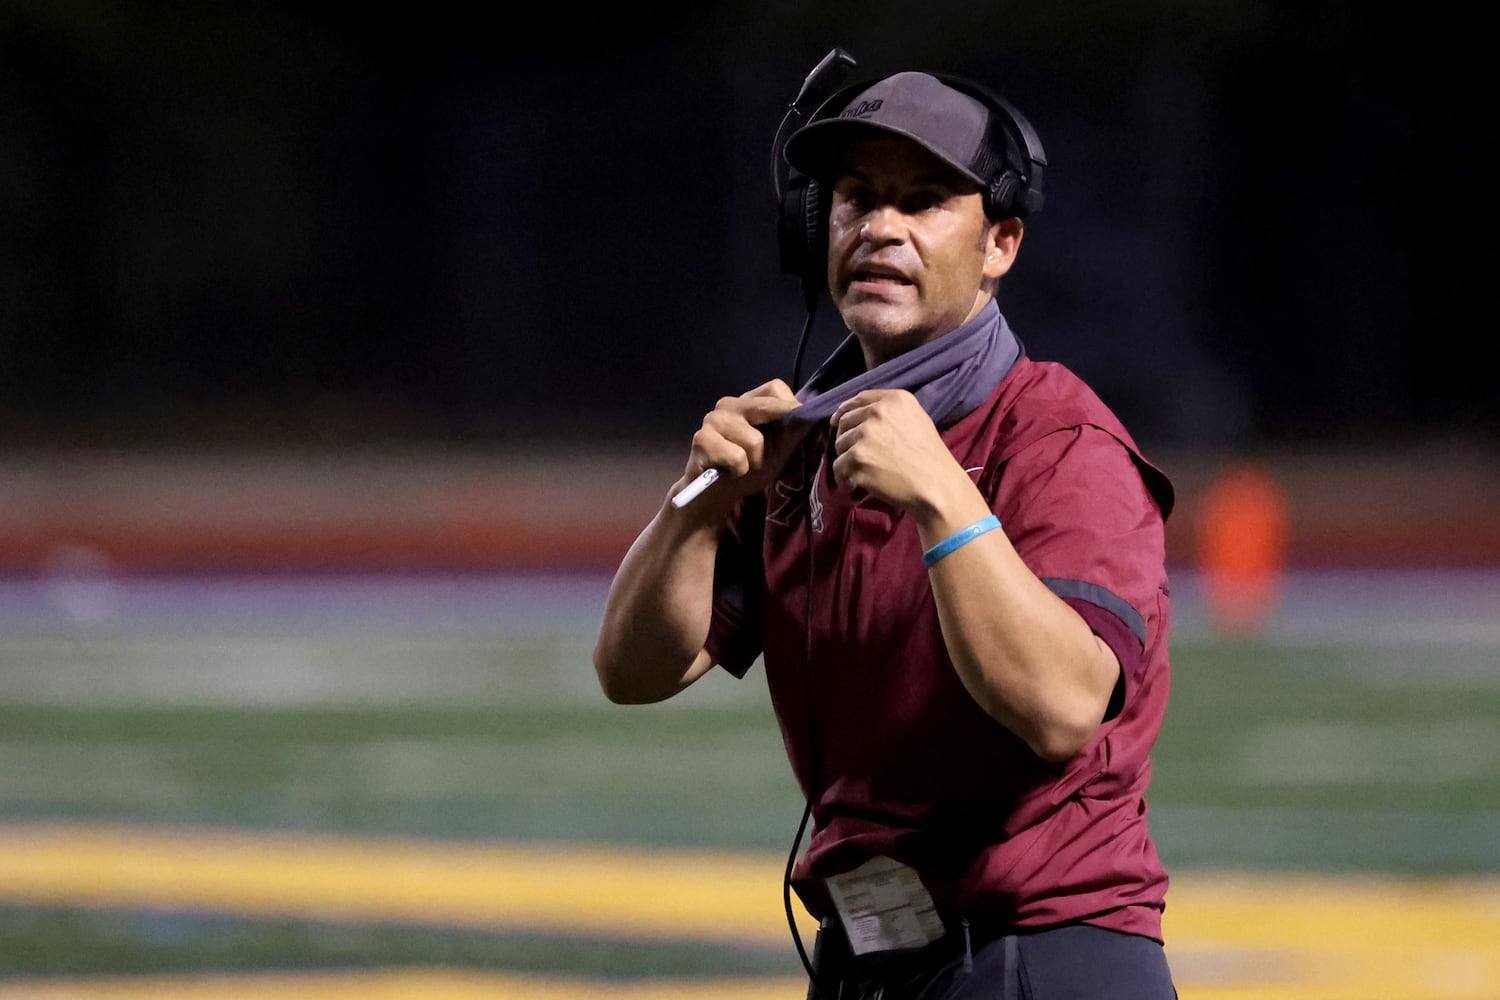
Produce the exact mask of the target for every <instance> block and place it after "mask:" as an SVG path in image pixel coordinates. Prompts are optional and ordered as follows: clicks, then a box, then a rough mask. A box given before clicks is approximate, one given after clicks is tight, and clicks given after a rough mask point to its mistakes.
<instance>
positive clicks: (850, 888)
mask: <svg viewBox="0 0 1500 1000" xmlns="http://www.w3.org/2000/svg"><path fill="white" fill-rule="evenodd" d="M827 886H828V894H829V895H830V896H831V897H832V898H833V905H834V906H835V907H837V908H838V911H839V919H841V920H842V921H843V923H844V933H845V934H846V935H848V937H849V948H850V950H851V951H853V952H854V954H856V955H864V954H867V953H869V952H873V951H889V950H891V949H893V948H918V947H921V946H922V945H924V944H931V943H932V942H933V941H936V940H937V939H938V938H940V937H942V936H943V921H942V920H941V919H940V918H939V917H938V915H937V908H936V907H935V906H934V905H933V902H932V895H931V894H930V893H928V891H927V887H926V886H924V885H923V884H922V879H921V877H920V876H919V875H917V873H916V870H915V869H913V868H910V867H908V866H906V865H903V864H902V863H901V862H899V861H896V860H894V859H892V858H871V859H870V860H869V861H866V862H865V863H864V864H862V865H860V866H859V867H858V868H856V869H854V870H853V871H848V872H844V873H843V874H842V875H834V876H833V877H831V878H829V879H827Z"/></svg>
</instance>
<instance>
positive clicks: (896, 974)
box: [594, 73, 1175, 1000]
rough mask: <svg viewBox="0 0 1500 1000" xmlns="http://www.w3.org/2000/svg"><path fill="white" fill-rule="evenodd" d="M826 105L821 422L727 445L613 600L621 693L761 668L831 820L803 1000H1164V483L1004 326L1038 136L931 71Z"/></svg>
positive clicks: (808, 166) (711, 426)
mask: <svg viewBox="0 0 1500 1000" xmlns="http://www.w3.org/2000/svg"><path fill="white" fill-rule="evenodd" d="M851 93H852V96H850V94H851ZM829 103H830V104H832V105H834V112H835V113H832V114H827V115H823V114H820V115H817V116H814V118H813V120H812V121H811V122H810V123H809V124H807V125H805V126H804V127H803V128H801V129H800V130H799V131H797V132H796V133H795V134H793V135H792V137H791V138H790V140H789V141H788V142H787V144H786V158H787V160H788V161H789V162H790V164H791V165H792V166H793V167H794V168H796V169H797V170H798V171H800V172H801V173H802V174H804V175H806V176H807V177H809V178H812V179H813V180H814V182H815V183H818V184H820V185H823V186H825V187H827V188H828V189H829V190H830V191H831V195H830V196H828V197H827V200H826V204H827V217H826V221H824V222H823V223H822V224H824V225H826V227H827V230H826V235H827V240H826V242H827V264H826V274H827V284H828V293H829V295H830V296H831V298H832V300H833V302H834V304H835V305H836V306H837V308H838V310H839V313H840V315H841V317H842V319H843V322H844V323H845V325H846V326H847V327H848V329H849V330H850V338H849V340H847V341H846V342H845V344H844V346H843V347H841V348H840V349H839V350H838V351H836V352H835V354H834V356H833V357H832V358H830V359H829V361H828V362H827V363H826V364H825V365H824V366H823V367H822V368H821V369H820V370H819V371H818V372H817V373H815V374H814V376H813V377H812V379H810V380H809V383H808V386H807V387H806V388H805V390H804V391H803V392H802V393H800V394H794V393H793V392H792V391H791V389H790V387H789V386H787V385H786V384H785V383H783V382H781V381H779V380H773V381H771V382H768V383H766V384H764V385H761V386H759V387H757V388H755V389H752V390H751V391H749V392H747V393H745V394H744V395H741V396H737V397H731V398H725V399H723V400H720V401H719V403H718V405H717V406H715V407H714V409H713V411H712V412H710V413H709V414H707V415H706V416H705V417H704V419H703V422H702V425H701V427H700V428H699V429H698V431H697V432H696V433H695V434H694V436H693V439H692V447H691V450H690V452H689V456H688V459H687V464H686V467H685V469H684V472H683V477H682V478H681V479H680V480H679V481H678V482H677V483H676V484H674V486H673V487H672V489H671V490H670V491H669V494H668V497H667V498H666V499H664V501H663V505H662V508H661V510H660V511H659V512H658V513H657V514H656V515H655V517H654V518H653V519H652V521H651V522H650V523H649V524H648V525H647V526H646V527H645V529H644V531H643V532H642V533H641V535H640V536H639V537H638V539H637V540H636V542H635V543H634V545H633V546H632V547H631V549H630V551H629V552H628V553H627V555H626V556H625V558H624V560H623V561H622V563H621V565H620V567H619V570H618V572H617V574H616V576H615V579H614V581H613V583H612V585H611V588H610V591H609V595H608V598H607V601H606V606H605V610H604V617H603V621H602V624H601V628H600V634H599V638H598V643H597V646H596V648H595V653H594V663H595V668H596V670H597V673H598V677H599V681H600V683H601V685H602V687H603V690H604V692H605V694H606V695H607V696H608V697H609V698H610V699H611V700H612V701H614V702H618V703H632V704H639V703H649V702H656V701H660V700H662V699H665V698H669V697H671V696H672V695H675V694H677V693H678V692H680V691H682V690H683V689H684V688H686V687H687V686H688V685H690V684H692V683H694V682H695V681H697V680H698V679H699V678H701V677H702V676H703V675H704V674H705V673H707V672H708V671H709V670H711V669H713V668H714V667H715V666H716V665H717V666H720V667H723V668H724V669H726V670H728V671H729V672H730V673H732V674H734V675H735V676H744V674H745V673H746V671H747V670H748V668H749V667H750V666H751V665H752V662H753V661H754V660H755V659H756V658H757V657H759V658H761V659H762V662H763V664H764V668H765V670H766V674H767V680H768V684H769V687H770V692H771V698H772V701H773V704H774V706H775V709H776V713H777V717H778V719H779V722H780V725H781V729H782V734H783V738H784V741H785V745H786V750H787V753H788V756H789V758H790V761H791V764H792V768H793V770H794V772H795V774H796V776H797V778H798V781H799V782H800V784H801V786H802V788H803V790H804V792H805V793H806V794H807V796H808V804H809V809H810V813H811V817H812V819H813V826H812V833H811V835H810V839H809V842H808V846H807V850H806V852H805V854H804V855H803V856H802V857H801V858H800V859H798V860H797V861H796V864H795V868H794V870H793V871H792V872H791V883H792V886H793V887H794V888H795V890H796V892H797V894H798V896H799V898H800V899H801V900H802V902H803V904H804V905H805V906H806V907H807V909H808V911H809V913H811V914H812V915H813V916H815V917H817V918H819V921H820V930H819V932H818V938H817V943H816V947H815V949H814V952H815V954H814V958H813V960H812V962H811V963H810V965H809V974H810V978H811V984H810V988H809V994H808V995H809V997H810V998H821V1000H835V998H839V997H842V998H844V1000H850V998H854V997H877V996H878V997H883V998H884V1000H896V998H898V997H912V998H915V997H918V996H920V997H922V998H924V1000H937V998H961V997H962V998H972V997H1035V998H1038V1000H1055V998H1076V1000H1082V998H1099V1000H1133V998H1140V1000H1158V998H1168V1000H1169V998H1171V997H1174V996H1175V992H1174V988H1173V985H1172V980H1171V975H1170V972H1169V969H1168V964H1167V961H1166V957H1165V952H1164V949H1163V945H1162V932H1161V915H1162V912H1163V909H1164V907H1165V894H1166V886H1167V875H1166V872H1165V871H1164V869H1163V867H1162V865H1161V862H1160V860H1159V859H1158V856H1157V852H1156V849H1155V846H1154V844H1153V842H1152V839H1151V836H1150V833H1149V830H1148V826H1147V812H1146V802H1145V792H1146V788H1147V786H1148V784H1149V781H1150V773H1151V769H1150V757H1149V752H1150V749H1151V747H1152V745H1153V743H1154V741H1155V739H1156V736H1157V732H1158V730H1159V727H1160V725H1161V721H1162V717H1163V714H1164V711H1165V706H1166V701H1167V690H1168V683H1169V682H1168V671H1169V665H1168V632H1169V622H1170V614H1169V599H1168V588H1167V579H1166V573H1165V569H1164V560H1165V545H1164V521H1165V518H1166V515H1167V514H1168V513H1169V511H1170V508H1171V497H1172V492H1171V486H1170V484H1169V483H1168V481H1167V480H1166V477H1165V476H1163V475H1162V474H1161V473H1160V472H1159V471H1157V470H1156V469H1155V468H1154V467H1152V466H1151V465H1150V464H1149V463H1148V462H1147V461H1146V460H1145V459H1144V458H1143V457H1142V456H1141V454H1140V452H1139V450H1138V449H1137V447H1136V445H1135V444H1134V442H1133V441H1132V440H1131V437H1130V435H1129V434H1128V433H1127V432H1126V430H1125V428H1124V427H1123V426H1121V424H1120V422H1119V421H1118V420H1117V419H1116V418H1115V416H1114V415H1113V414H1112V413H1111V412H1110V411H1109V409H1108V408H1107V407H1106V406H1105V405H1104V404H1103V403H1102V402H1101V401H1100V400H1099V399H1098V398H1097V397H1096V395H1095V394H1094V393H1093V392H1092V391H1091V390H1090V389H1089V388H1088V387H1086V386H1085V385H1084V384H1083V383H1082V382H1081V381H1080V380H1079V379H1078V378H1077V377H1076V376H1074V375H1073V374H1071V373H1070V372H1069V371H1067V370H1066V369H1065V368H1063V367H1062V366H1060V365H1057V364H1055V363H1046V362H1039V361H1033V360H1031V359H1030V358H1028V357H1027V356H1026V354H1025V351H1024V350H1023V349H1022V347H1021V345H1020V343H1019V341H1018V340H1017V339H1016V337H1015V335H1014V334H1013V333H1012V332H1011V330H1010V328H1009V326H1008V325H1007V323H1006V321H1005V319H1004V317H1003V316H1002V315H1001V313H1000V311H999V307H998V304H997V302H996V299H995V295H996V291H997V288H998V285H999V281H1000V279H1001V277H1002V276H1004V275H1005V274H1006V273H1007V272H1009V271H1010V269H1011V267H1012V266H1013V264H1014V263H1015V260H1016V255H1017V252H1018V251H1019V250H1020V247H1021V241H1022V237H1023V235H1024V232H1025V223H1024V221H1023V219H1022V218H1021V216H1022V215H1023V214H1024V213H1025V212H1026V211H1027V209H1028V207H1030V206H1032V205H1034V203H1035V199H1033V200H1031V201H1028V200H1027V199H1026V198H1025V197H1024V195H1025V193H1026V186H1027V185H1028V184H1029V183H1031V182H1032V181H1033V180H1035V178H1032V177H1030V176H1029V175H1028V171H1029V169H1030V168H1029V166H1028V164H1027V163H1025V162H1017V161H1019V160H1024V159H1025V158H1024V157H1023V156H1018V155H1017V149H1018V147H1020V146H1024V138H1023V139H1022V140H1021V141H1019V142H1018V138H1017V129H1016V123H1017V120H1019V121H1021V122H1023V123H1024V119H1019V118H1018V116H1015V115H1014V114H1013V109H1011V108H1010V106H1009V105H1008V104H1005V103H1004V102H1003V101H1001V100H1000V99H999V98H998V97H995V96H994V95H990V94H989V93H988V92H987V91H981V90H979V89H977V88H974V87H972V85H964V84H962V83H961V82H960V81H957V80H953V79H951V78H947V77H940V76H935V75H932V74H926V73H898V74H895V75H893V76H890V77H887V78H885V79H882V80H879V81H876V82H875V83H873V84H871V85H869V86H867V87H864V88H861V87H853V88H849V89H847V90H845V91H843V92H841V93H840V94H838V95H835V97H834V98H833V99H830V102H829ZM839 109H842V111H840V110H839ZM1025 127H1026V128H1027V129H1029V125H1027V126H1025ZM1038 152H1039V150H1038ZM1038 159H1040V158H1038ZM799 395H800V398H799ZM829 411H831V412H829ZM711 468H712V469H718V470H720V476H719V479H718V481H717V482H716V483H714V485H712V486H711V487H709V488H708V489H707V490H706V491H704V492H703V493H702V494H701V495H700V496H698V497H697V498H696V499H694V500H693V501H692V502H689V503H685V504H682V505H680V506H679V505H677V504H674V503H672V502H670V498H671V497H672V496H674V495H676V494H677V493H679V492H680V491H681V490H683V489H684V487H685V486H686V485H687V484H688V483H689V482H690V481H692V480H694V479H695V477H697V476H698V475H699V474H700V473H701V472H703V471H704V470H706V469H711ZM799 839H800V836H799ZM794 851H795V847H794ZM794 929H795V928H794ZM798 948H799V951H800V950H801V942H800V941H799V942H798ZM804 960H805V954H804Z"/></svg>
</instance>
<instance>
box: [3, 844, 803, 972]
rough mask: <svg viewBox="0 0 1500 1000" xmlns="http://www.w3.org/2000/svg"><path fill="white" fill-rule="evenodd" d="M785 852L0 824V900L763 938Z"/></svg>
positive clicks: (774, 914)
mask: <svg viewBox="0 0 1500 1000" xmlns="http://www.w3.org/2000/svg"><path fill="white" fill-rule="evenodd" d="M783 865H784V862H783V861H781V860H779V859H775V858H770V857H767V856H764V855H746V854H733V853H729V852H704V851H671V852H667V851H660V852H654V851H647V850H631V851H627V850H616V849H611V848H581V847H566V846H547V847H542V846H537V845H531V844H511V843H494V844H449V843H438V842H429V841H420V840H399V839H389V840H382V839H368V838H367V839H356V838H344V837H332V836H326V837H325V836H315V835H304V834H296V835H293V834H280V833H247V832H244V831H237V830H186V829H181V828H170V827H169V828H161V829H147V830H142V829H131V828H114V827H80V826H60V825H16V826H0V900H4V901H10V902H18V903H34V904H47V905H73V906H119V907H140V906H153V907H168V908H183V909H195V910H205V911H212V912H226V913H241V914H253V915H256V916H264V917H275V916H293V917H305V918H316V919H333V920H393V921H407V922H418V923H433V924H440V925H448V926H455V927H463V926H469V927H476V926H477V927H488V928H515V929H524V930H528V931H537V932H542V933H577V934H598V935H604V936H612V937H623V938H637V939H654V940H680V941H695V940H696V941H717V942H723V943H748V944H757V945H770V946H780V945H782V944H785V943H786V942H787V940H788V935H789V934H790V930H789V929H788V927H787V923H786V912H785V909H784V908H783V905H782V897H781V874H782V867H783ZM796 910H797V912H798V915H799V919H800V920H802V921H805V923H802V924H801V925H800V926H802V928H803V929H804V931H805V932H806V933H809V934H810V933H812V932H813V931H814V930H815V927H816V925H815V924H814V923H813V921H812V918H811V917H808V916H807V915H806V914H805V913H803V912H802V911H801V908H800V906H798V907H796Z"/></svg>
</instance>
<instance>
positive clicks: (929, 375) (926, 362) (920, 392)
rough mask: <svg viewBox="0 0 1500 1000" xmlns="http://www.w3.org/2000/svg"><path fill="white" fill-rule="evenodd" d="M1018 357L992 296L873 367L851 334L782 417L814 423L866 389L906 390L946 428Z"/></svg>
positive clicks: (1017, 344) (1017, 348)
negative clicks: (966, 316) (963, 318)
mask: <svg viewBox="0 0 1500 1000" xmlns="http://www.w3.org/2000/svg"><path fill="white" fill-rule="evenodd" d="M1020 356H1021V343H1020V341H1019V340H1017V339H1016V335H1015V334H1014V333H1012V332H1011V329H1010V326H1009V325H1008V324H1007V323H1006V322H1005V317H1004V316H1002V315H1001V314H1000V307H999V306H998V305H996V303H995V301H994V300H993V299H991V300H990V301H989V302H988V303H987V304H986V305H985V307H984V308H983V309H981V310H980V311H979V314H978V315H977V316H975V317H974V318H973V319H971V320H969V321H968V322H967V323H965V324H964V325H963V326H960V327H959V328H958V329H956V330H951V331H949V332H948V333H945V334H943V335H942V336H941V337H938V338H937V339H935V340H930V341H928V342H927V343H925V344H923V345H921V346H920V347H916V348H913V349H912V350H910V351H907V352H906V353H905V354H900V355H897V356H896V357H894V358H891V359H890V360H889V361H886V362H884V363H882V364H879V365H876V366H875V367H874V368H869V369H866V368H865V366H864V355H863V354H862V353H861V351H860V347H859V341H858V340H857V339H856V338H855V337H854V335H853V334H850V335H849V336H848V337H846V338H845V339H844V341H843V343H841V344H839V346H838V347H837V348H836V349H835V350H834V352H833V353H832V354H831V355H829V356H828V360H827V361H825V362H823V364H822V365H821V366H820V367H819V368H818V370H817V371H815V372H813V373H812V375H811V376H810V377H809V378H808V380H807V384H806V385H804V386H803V387H802V388H801V389H800V390H799V391H798V392H797V398H798V399H800V400H801V401H802V405H801V406H799V407H797V409H795V410H792V411H791V412H790V413H788V414H787V415H786V416H785V417H783V418H782V419H783V420H784V421H786V422H788V423H795V424H809V423H815V422H817V421H819V420H827V419H828V418H829V417H831V416H833V411H834V410H836V409H838V406H839V404H840V403H842V402H843V401H844V400H846V399H850V398H852V397H854V396H856V395H858V394H859V393H861V392H863V391H864V390H866V389H907V390H909V391H910V392H911V393H912V394H913V395H914V396H916V397H917V402H919V403H921V404H922V409H923V410H925V411H926V412H927V415H928V416H929V417H931V418H932V422H933V423H934V424H936V425H937V426H938V427H946V426H948V425H950V424H952V423H954V422H956V421H958V420H959V419H961V418H962V417H964V416H966V415H967V414H969V413H971V412H973V410H974V408H975V407H977V406H978V405H979V404H980V403H982V402H984V400H985V398H986V397H987V396H989V394H990V393H991V392H993V391H994V389H995V386H997V385H999V384H1000V380H1001V379H1003V378H1004V377H1005V375H1006V373H1007V372H1009V371H1010V369H1011V366H1013V365H1014V364H1015V363H1016V360H1017V359H1018V358H1020Z"/></svg>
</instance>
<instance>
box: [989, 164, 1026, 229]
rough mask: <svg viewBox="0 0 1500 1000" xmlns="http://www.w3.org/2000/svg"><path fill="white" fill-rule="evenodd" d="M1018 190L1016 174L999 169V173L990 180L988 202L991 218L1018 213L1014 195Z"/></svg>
mask: <svg viewBox="0 0 1500 1000" xmlns="http://www.w3.org/2000/svg"><path fill="white" fill-rule="evenodd" d="M1019 192H1020V181H1019V180H1018V179H1017V178H1016V175H1015V174H1014V173H1012V172H1011V171H1009V170H1004V171H1001V172H1000V174H999V175H998V176H997V177H995V178H994V179H992V180H991V181H990V203H989V206H988V208H989V214H990V216H991V217H992V218H996V219H1004V218H1007V217H1009V216H1012V215H1017V214H1019V213H1018V212H1017V206H1016V203H1015V202H1016V196H1017V194H1018V193H1019Z"/></svg>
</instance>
